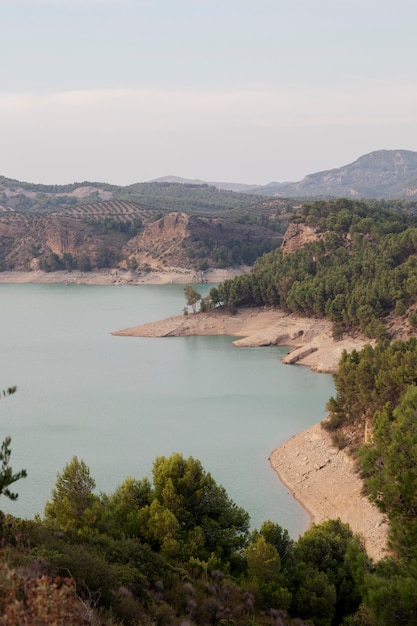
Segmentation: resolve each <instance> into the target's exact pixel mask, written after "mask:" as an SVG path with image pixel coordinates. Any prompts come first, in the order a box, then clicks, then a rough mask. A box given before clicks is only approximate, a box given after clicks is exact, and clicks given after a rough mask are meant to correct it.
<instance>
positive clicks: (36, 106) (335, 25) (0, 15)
mask: <svg viewBox="0 0 417 626" xmlns="http://www.w3.org/2000/svg"><path fill="white" fill-rule="evenodd" d="M0 24H1V31H2V34H1V38H0V55H1V56H0V59H1V79H0V175H3V176H7V177H10V178H16V179H18V180H24V181H29V182H39V183H69V182H74V181H83V180H89V181H103V182H109V183H114V184H121V185H125V184H130V183H134V182H142V181H145V180H150V179H153V178H157V177H159V176H164V175H168V174H173V175H177V176H183V177H186V178H201V179H204V180H211V181H230V182H245V183H258V184H265V183H267V182H270V181H273V180H275V181H280V182H282V181H286V180H300V179H301V178H303V176H305V175H306V174H309V173H312V172H316V171H320V170H324V169H330V168H333V167H339V166H341V165H345V164H347V163H350V162H352V161H354V160H356V159H357V158H358V157H359V156H361V155H362V154H365V153H367V152H371V151H373V150H379V149H382V148H386V149H399V148H402V149H408V150H417V63H416V60H417V37H416V27H417V2H416V0H0Z"/></svg>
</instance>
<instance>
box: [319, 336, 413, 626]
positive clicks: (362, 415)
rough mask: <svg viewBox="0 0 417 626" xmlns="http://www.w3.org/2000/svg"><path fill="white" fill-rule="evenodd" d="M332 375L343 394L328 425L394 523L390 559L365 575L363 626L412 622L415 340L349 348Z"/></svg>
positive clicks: (334, 401) (335, 401) (339, 394)
mask: <svg viewBox="0 0 417 626" xmlns="http://www.w3.org/2000/svg"><path fill="white" fill-rule="evenodd" d="M334 378H335V385H336V391H337V394H336V397H335V398H331V399H330V401H329V404H328V408H329V409H330V411H331V415H330V419H329V420H328V421H326V422H325V423H324V425H325V426H326V427H327V428H329V430H331V432H332V434H333V435H334V437H335V441H336V443H341V442H342V445H348V446H349V447H350V449H351V451H352V454H354V455H355V457H356V458H357V462H358V467H359V470H360V471H361V474H362V477H363V479H364V484H365V489H366V492H367V493H368V495H369V497H370V498H371V500H372V501H373V502H374V503H375V504H376V506H378V507H379V508H380V509H381V511H382V512H383V513H384V514H385V515H386V516H387V518H388V521H389V525H390V536H389V540H390V547H391V549H392V556H391V557H390V558H386V559H384V560H383V561H381V562H380V563H378V564H377V565H376V568H375V571H374V572H373V573H372V575H370V574H369V573H368V574H366V576H365V577H364V580H363V585H364V586H363V589H364V596H363V598H364V602H365V604H366V605H367V607H368V608H367V615H368V616H367V620H368V621H365V622H364V623H365V624H371V625H372V626H373V624H378V625H381V626H385V625H387V626H388V625H389V624H407V625H410V626H411V625H412V624H415V623H416V622H417V591H416V580H417V541H416V540H417V339H416V338H415V337H411V338H409V339H408V340H407V341H395V342H393V343H391V344H390V343H389V342H388V341H386V340H385V341H383V342H380V343H379V344H378V345H377V346H375V347H372V346H366V347H365V348H364V349H363V350H361V351H360V352H357V351H353V352H352V353H350V354H347V353H344V354H343V356H342V359H341V362H340V366H339V370H338V372H337V374H335V377H334ZM362 623H363V622H359V624H362ZM354 624H355V622H354Z"/></svg>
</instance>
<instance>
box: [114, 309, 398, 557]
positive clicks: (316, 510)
mask: <svg viewBox="0 0 417 626" xmlns="http://www.w3.org/2000/svg"><path fill="white" fill-rule="evenodd" d="M112 334H113V335H115V336H122V337H154V338H158V337H180V336H193V335H194V336H195V335H229V336H231V337H239V339H235V340H234V341H233V344H234V345H235V346H237V347H239V348H244V347H256V346H270V345H281V346H288V347H289V348H290V351H289V352H288V354H287V355H286V356H285V357H283V359H281V360H282V362H283V363H286V364H290V365H291V364H301V365H306V366H308V367H310V368H311V369H312V370H313V371H316V372H326V373H334V372H336V371H337V368H338V364H339V360H340V356H341V354H342V352H343V350H346V351H347V352H351V351H352V350H354V349H356V350H360V349H361V348H363V346H364V345H365V343H367V342H368V340H366V339H365V338H363V337H360V336H358V337H345V338H343V339H341V340H337V341H336V340H334V339H333V337H332V330H331V324H330V322H328V321H327V320H322V319H310V318H303V317H299V316H296V315H293V314H287V313H284V312H283V311H279V310H275V309H262V310H259V309H244V310H239V311H238V312H237V313H236V315H233V316H231V315H229V314H226V313H223V312H221V311H215V312H210V313H195V314H194V313H192V314H189V315H178V316H174V317H170V318H167V319H165V320H159V321H156V322H150V323H148V324H143V325H141V326H135V327H132V328H127V329H124V330H120V331H115V332H113V333H112ZM269 462H270V465H271V467H272V469H273V470H274V471H275V473H276V474H277V476H278V478H279V480H280V481H281V482H282V483H283V484H284V485H285V486H286V487H287V488H288V489H289V491H290V492H291V493H292V495H293V496H294V497H295V499H296V500H297V501H298V502H299V503H300V505H301V506H302V507H303V508H304V509H305V511H306V512H307V513H308V515H309V516H310V520H311V524H320V523H321V522H324V521H325V520H328V519H335V518H340V519H341V521H342V522H345V523H348V524H349V525H350V527H351V529H352V531H353V532H354V533H356V534H359V535H360V536H361V537H362V540H363V542H364V545H365V547H366V550H367V553H368V555H369V556H370V557H371V558H372V559H373V560H374V561H378V560H380V559H382V558H384V556H386V555H387V554H388V548H387V539H388V525H387V523H386V522H385V520H384V517H383V515H382V514H381V513H380V511H379V510H378V509H377V508H376V506H375V505H374V504H372V503H371V502H370V500H368V498H367V497H366V496H364V495H363V493H362V490H363V483H362V480H361V478H360V477H359V475H358V473H357V472H356V471H355V467H354V462H353V460H352V458H351V457H350V456H349V455H348V454H347V453H346V452H344V451H343V450H339V449H337V448H335V447H334V445H333V443H332V441H331V437H330V434H329V433H328V432H327V431H325V430H324V429H323V428H322V426H321V424H320V423H318V424H315V425H314V426H312V427H311V428H309V429H307V430H305V431H302V432H300V433H297V434H296V435H294V436H293V437H291V438H290V439H289V440H288V441H286V442H285V443H284V444H282V445H281V446H279V447H278V448H276V449H275V450H274V451H273V452H272V453H271V455H270V457H269Z"/></svg>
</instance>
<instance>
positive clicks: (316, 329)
mask: <svg viewBox="0 0 417 626" xmlns="http://www.w3.org/2000/svg"><path fill="white" fill-rule="evenodd" d="M112 335H115V336H119V337H154V338H158V337H185V336H198V335H200V336H203V335H230V336H232V337H236V339H235V340H234V341H233V344H234V345H235V346H236V347H239V348H245V347H246V348H248V347H249V348H254V347H260V346H288V347H289V348H290V351H289V352H288V354H287V355H286V356H285V357H283V359H282V362H283V363H285V364H288V365H294V364H297V365H306V366H307V367H310V368H311V369H312V370H313V371H315V372H322V373H327V374H329V373H330V374H331V373H334V372H336V371H337V368H338V364H339V360H340V357H341V355H342V352H343V351H344V350H346V351H347V352H351V351H352V350H354V349H356V350H361V349H362V348H363V346H364V345H365V343H367V342H368V340H365V338H363V337H361V336H357V337H343V338H342V339H340V340H335V339H333V336H332V327H331V323H330V322H329V321H328V320H326V319H315V318H307V317H300V316H298V315H295V314H293V313H285V312H284V311H281V310H279V309H272V308H262V309H259V308H245V309H239V310H238V311H237V313H236V314H235V315H230V314H229V313H225V312H223V311H221V310H216V311H212V312H207V313H201V312H200V313H190V314H189V315H176V316H173V317H169V318H166V319H164V320H158V321H155V322H148V323H147V324H142V325H140V326H133V327H130V328H125V329H122V330H116V331H113V332H112Z"/></svg>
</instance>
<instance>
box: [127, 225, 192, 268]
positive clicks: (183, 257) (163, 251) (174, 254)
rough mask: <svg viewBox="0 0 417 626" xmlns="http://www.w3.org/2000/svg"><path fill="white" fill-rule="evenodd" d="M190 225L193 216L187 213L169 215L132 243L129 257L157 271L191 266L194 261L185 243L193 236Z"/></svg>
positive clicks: (128, 246) (130, 243)
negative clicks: (187, 252) (190, 233)
mask: <svg viewBox="0 0 417 626" xmlns="http://www.w3.org/2000/svg"><path fill="white" fill-rule="evenodd" d="M189 222H190V216H189V215H187V214H186V213H169V214H168V215H164V217H161V218H160V219H159V220H157V221H156V222H151V223H149V224H148V225H147V226H146V227H145V229H144V230H143V232H141V233H140V234H139V235H137V236H136V237H134V238H133V239H132V240H131V241H130V242H129V243H128V245H127V250H128V254H129V258H130V259H132V258H134V259H135V260H136V262H137V263H138V265H139V266H145V265H148V266H149V267H150V268H151V269H153V270H157V269H167V268H168V267H189V266H190V259H189V258H188V257H187V254H186V250H185V248H184V244H183V242H184V240H185V239H187V237H188V236H189Z"/></svg>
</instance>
